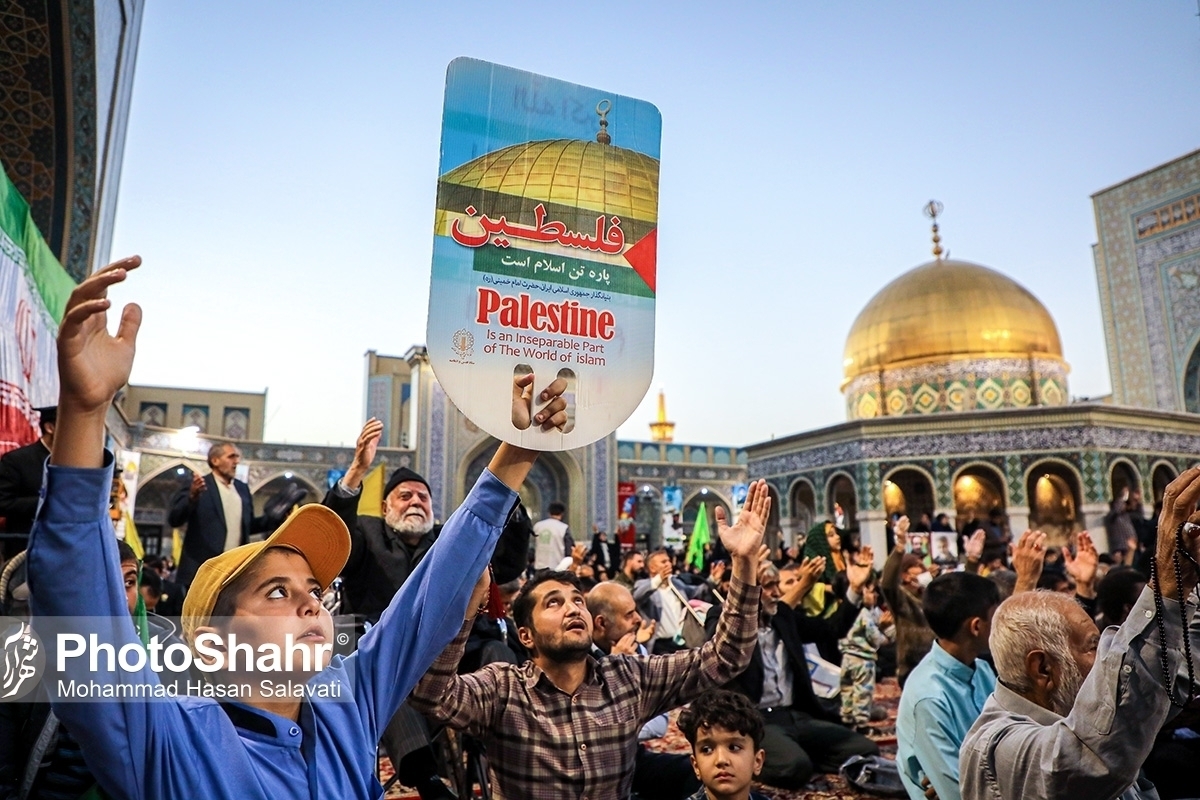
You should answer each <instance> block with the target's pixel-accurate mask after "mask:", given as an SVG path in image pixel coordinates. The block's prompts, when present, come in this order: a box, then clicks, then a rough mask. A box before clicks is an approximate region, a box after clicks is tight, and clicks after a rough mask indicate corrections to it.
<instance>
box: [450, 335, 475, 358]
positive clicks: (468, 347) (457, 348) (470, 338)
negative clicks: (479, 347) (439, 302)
mask: <svg viewBox="0 0 1200 800" xmlns="http://www.w3.org/2000/svg"><path fill="white" fill-rule="evenodd" d="M450 349H451V350H453V351H454V355H456V356H458V363H460V364H470V363H473V362H470V361H467V360H466V359H468V358H470V357H471V354H472V353H474V352H475V334H473V333H471V332H470V331H469V330H467V329H466V328H459V329H458V330H456V331H455V332H454V336H452V337H451V339H450Z"/></svg>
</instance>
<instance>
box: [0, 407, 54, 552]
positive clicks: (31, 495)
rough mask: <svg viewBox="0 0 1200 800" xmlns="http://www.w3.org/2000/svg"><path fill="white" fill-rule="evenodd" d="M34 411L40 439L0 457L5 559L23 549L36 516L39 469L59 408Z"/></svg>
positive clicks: (43, 462) (40, 484) (1, 513)
mask: <svg viewBox="0 0 1200 800" xmlns="http://www.w3.org/2000/svg"><path fill="white" fill-rule="evenodd" d="M34 410H35V411H37V413H38V425H39V426H40V427H41V429H42V438H40V439H38V440H37V441H36V442H34V443H33V444H27V445H25V446H24V447H18V448H17V449H16V450H10V451H9V452H7V453H5V454H4V456H3V457H0V517H4V519H5V523H4V532H5V533H6V534H9V535H8V536H5V537H4V539H3V545H4V548H3V555H4V560H7V559H9V558H12V557H13V556H15V555H16V554H17V553H19V552H21V551H22V550H24V549H25V542H26V540H27V539H28V538H29V531H30V530H31V529H32V528H33V516H34V514H36V513H37V503H38V493H39V492H41V490H42V467H43V466H44V465H45V463H46V459H47V458H49V457H50V447H51V445H53V444H54V422H55V420H56V419H57V417H58V406H49V407H47V408H38V409H34ZM13 534H19V535H15V536H14V535H13Z"/></svg>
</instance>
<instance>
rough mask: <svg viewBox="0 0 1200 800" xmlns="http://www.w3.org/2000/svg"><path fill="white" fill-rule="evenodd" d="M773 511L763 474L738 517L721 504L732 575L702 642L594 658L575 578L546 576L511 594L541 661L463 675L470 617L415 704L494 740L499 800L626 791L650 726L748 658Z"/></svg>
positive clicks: (593, 797)
mask: <svg viewBox="0 0 1200 800" xmlns="http://www.w3.org/2000/svg"><path fill="white" fill-rule="evenodd" d="M770 508H771V499H770V496H769V495H768V494H767V485H766V483H765V482H764V481H756V482H755V483H753V484H751V486H750V491H749V494H748V496H747V498H746V503H745V505H744V506H743V507H742V512H741V514H740V515H739V516H738V521H737V524H736V525H734V526H732V527H730V526H729V525H728V524H727V523H726V519H725V514H724V509H721V508H718V509H717V529H718V532H719V535H720V537H721V543H722V544H723V545H724V546H725V549H726V550H728V551H729V554H730V556H731V557H732V559H733V578H732V580H731V581H730V589H729V597H728V599H727V601H726V603H725V606H724V610H723V611H722V612H721V619H720V622H719V623H718V625H717V632H716V635H715V636H714V637H713V638H712V639H711V640H709V641H708V642H707V643H706V644H705V645H704V646H703V647H700V648H699V649H697V650H684V651H680V652H678V653H672V654H671V655H663V656H631V655H610V656H606V657H605V658H601V659H596V658H594V657H593V656H592V655H591V648H592V618H591V615H590V614H588V610H587V605H586V604H585V603H584V597H583V592H582V591H581V590H580V587H579V582H578V580H577V579H576V578H575V576H574V575H572V574H571V573H564V572H549V573H542V574H539V575H538V576H536V577H535V578H534V579H533V580H531V581H530V582H529V583H528V584H526V585H525V587H524V588H523V589H522V590H521V594H519V595H518V596H517V599H516V600H515V601H514V603H513V617H514V620H515V622H516V624H517V636H518V637H519V638H520V640H521V643H522V644H523V645H525V646H526V647H527V648H528V649H529V651H530V652H531V653H532V660H531V661H529V662H527V663H526V664H525V665H523V666H520V667H517V666H514V665H511V664H489V665H487V666H485V667H484V668H483V669H481V670H479V671H478V672H474V673H472V674H470V675H458V674H456V670H457V667H458V662H459V659H460V658H461V657H462V653H463V646H464V644H465V642H466V639H467V634H468V633H469V632H470V629H471V620H467V622H466V623H464V625H463V628H462V630H461V631H460V632H459V635H458V637H457V638H456V639H455V640H454V641H453V642H451V643H450V645H449V646H448V647H447V648H446V649H445V650H444V651H443V652H442V654H441V656H439V657H438V659H437V661H435V662H434V663H433V666H432V667H431V668H430V670H429V672H428V673H426V675H425V677H424V678H422V679H421V682H420V683H419V684H418V685H417V688H416V689H415V690H414V691H413V693H412V695H411V700H410V701H411V703H412V705H413V706H414V707H415V708H417V709H418V710H419V711H421V712H422V713H424V714H425V715H426V716H428V717H429V718H430V720H432V721H435V722H441V723H445V724H447V725H449V726H450V727H452V728H455V729H457V730H462V731H466V732H467V733H469V734H471V735H472V736H475V737H477V738H480V739H482V740H483V741H484V742H485V743H486V744H487V748H488V762H489V764H490V765H491V773H492V784H493V788H494V789H495V792H496V797H497V798H499V799H500V800H505V799H506V798H507V799H508V800H517V799H518V798H520V800H559V799H560V798H572V799H573V800H610V798H627V797H629V795H630V787H631V785H632V781H633V767H634V761H635V759H636V756H637V734H638V730H639V729H640V728H641V727H642V725H644V724H645V723H646V722H647V721H648V720H650V719H653V718H654V717H656V716H658V715H659V714H662V713H663V712H665V711H668V710H670V709H672V708H675V707H676V706H680V705H683V704H685V703H687V702H689V701H690V700H692V699H693V698H695V697H697V696H699V695H700V694H701V693H702V692H705V691H708V690H712V689H716V688H718V687H720V686H722V685H724V684H725V683H728V682H729V681H730V680H731V679H732V678H734V677H735V676H737V675H738V674H739V673H740V672H741V671H742V670H744V669H745V668H746V665H747V664H749V662H750V657H751V655H752V653H753V652H754V645H755V643H756V641H757V628H758V601H759V593H760V592H759V588H758V570H757V566H758V565H757V557H758V549H759V547H760V546H761V545H762V540H763V531H764V528H765V525H766V520H767V515H768V513H769V512H770ZM486 585H487V576H486V574H485V575H484V577H483V578H482V579H481V580H480V585H479V587H477V590H476V591H477V598H476V599H479V598H482V597H484V596H486V595H485V594H484V591H485V590H486Z"/></svg>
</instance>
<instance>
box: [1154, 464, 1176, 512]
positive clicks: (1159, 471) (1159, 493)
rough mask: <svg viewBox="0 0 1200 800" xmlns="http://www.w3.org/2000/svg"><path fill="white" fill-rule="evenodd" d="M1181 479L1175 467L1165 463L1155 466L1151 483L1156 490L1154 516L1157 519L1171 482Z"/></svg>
mask: <svg viewBox="0 0 1200 800" xmlns="http://www.w3.org/2000/svg"><path fill="white" fill-rule="evenodd" d="M1177 477H1179V473H1178V472H1177V471H1176V470H1175V468H1174V467H1173V466H1171V465H1170V464H1165V463H1161V462H1160V463H1158V464H1155V465H1154V471H1153V472H1152V473H1150V483H1151V485H1152V486H1153V488H1154V515H1155V516H1156V517H1157V516H1158V512H1159V510H1160V509H1162V501H1163V494H1164V493H1165V492H1166V491H1167V487H1168V486H1169V485H1170V484H1171V481H1173V480H1175V479H1176V478H1177Z"/></svg>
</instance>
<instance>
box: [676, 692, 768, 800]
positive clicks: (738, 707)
mask: <svg viewBox="0 0 1200 800" xmlns="http://www.w3.org/2000/svg"><path fill="white" fill-rule="evenodd" d="M679 729H680V730H681V731H683V735H684V736H685V737H687V740H688V744H690V745H691V746H692V768H693V769H695V770H696V777H698V778H699V779H700V782H701V783H703V784H704V786H703V787H702V788H701V789H700V791H698V792H696V794H695V795H693V796H692V798H691V800H767V798H766V797H765V796H764V795H761V794H759V793H758V792H755V791H752V790H751V788H750V784H751V783H752V782H753V781H754V779H755V777H757V776H758V774H759V773H760V772H762V768H763V761H764V760H765V759H766V757H767V752H766V751H765V750H763V747H762V743H763V737H764V736H765V732H764V726H763V718H762V714H760V713H759V711H758V709H757V708H755V707H754V704H753V703H751V702H750V700H749V699H748V698H747V697H746V696H745V695H743V694H739V693H737V692H731V691H728V690H726V689H721V690H719V691H715V692H708V693H706V694H703V695H701V696H700V697H699V698H697V699H696V700H695V701H693V702H692V704H691V706H690V707H688V708H686V709H684V711H683V713H681V714H680V715H679Z"/></svg>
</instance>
